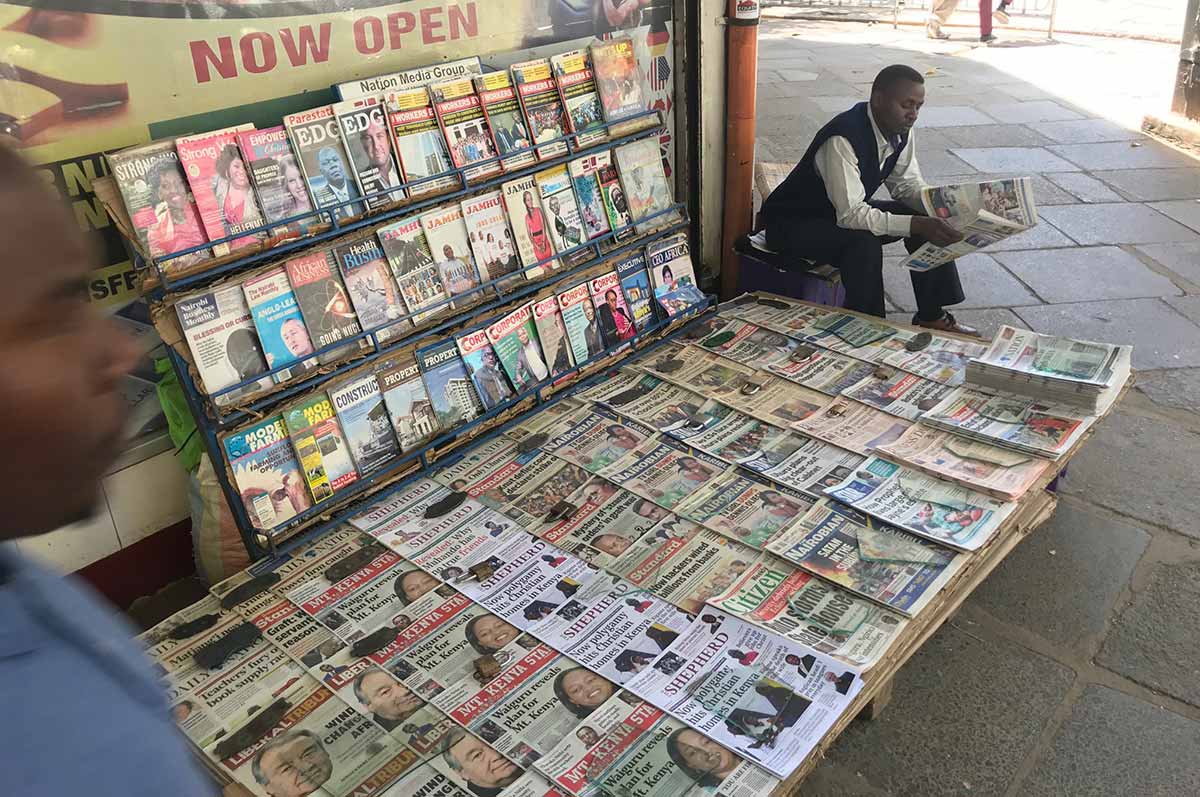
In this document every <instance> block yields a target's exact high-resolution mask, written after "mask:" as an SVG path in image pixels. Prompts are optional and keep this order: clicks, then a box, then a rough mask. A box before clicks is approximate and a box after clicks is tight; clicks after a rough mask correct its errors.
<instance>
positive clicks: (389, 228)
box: [375, 216, 450, 324]
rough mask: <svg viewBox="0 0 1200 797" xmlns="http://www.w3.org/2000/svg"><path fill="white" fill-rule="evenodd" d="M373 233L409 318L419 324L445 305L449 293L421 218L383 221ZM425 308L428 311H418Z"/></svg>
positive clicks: (445, 308) (440, 310)
mask: <svg viewBox="0 0 1200 797" xmlns="http://www.w3.org/2000/svg"><path fill="white" fill-rule="evenodd" d="M375 234H376V235H377V236H378V237H379V243H380V244H381V245H382V246H383V254H384V256H385V257H387V261H388V265H389V266H391V269H392V275H393V276H394V277H395V278H396V284H397V287H398V288H399V289H400V298H401V299H403V300H404V306H405V308H406V309H407V310H408V312H409V313H410V314H412V322H413V323H414V324H419V323H420V322H421V321H424V320H425V319H426V318H430V317H432V316H434V315H437V314H438V313H439V312H442V311H444V310H447V309H449V307H450V304H449V301H450V295H449V294H448V293H446V288H445V287H444V286H443V285H442V278H441V277H440V276H439V275H438V269H437V264H436V263H434V262H433V254H432V253H431V252H430V251H429V242H428V241H427V240H426V239H425V230H424V229H422V227H421V220H420V219H419V218H418V217H416V216H412V217H410V218H407V219H400V220H399V221H394V222H392V223H391V224H385V225H384V226H382V227H380V228H379V229H377V230H376V231H375ZM426 309H428V312H420V311H422V310H426Z"/></svg>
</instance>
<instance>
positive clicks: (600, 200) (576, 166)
mask: <svg viewBox="0 0 1200 797" xmlns="http://www.w3.org/2000/svg"><path fill="white" fill-rule="evenodd" d="M611 164H612V156H611V155H610V154H609V153H608V152H607V151H605V152H599V153H593V154H590V155H585V156H583V157H582V158H576V159H575V160H573V161H571V163H570V164H569V166H568V171H569V172H570V174H571V185H572V186H573V187H574V189H575V198H576V200H577V201H578V204H579V215H580V216H581V217H583V227H584V230H585V231H586V232H587V237H588V240H589V241H590V240H592V239H593V238H599V237H600V236H601V235H604V234H605V233H607V232H609V230H610V229H611V226H610V224H609V221H608V211H606V210H605V209H604V194H603V193H602V192H601V190H600V169H601V168H603V167H604V166H608V165H611Z"/></svg>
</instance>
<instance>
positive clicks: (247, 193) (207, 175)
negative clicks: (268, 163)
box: [175, 125, 266, 256]
mask: <svg viewBox="0 0 1200 797" xmlns="http://www.w3.org/2000/svg"><path fill="white" fill-rule="evenodd" d="M248 127H249V126H248V125H241V126H238V127H230V128H226V129H225V130H218V131H216V132H213V133H204V134H202V135H198V136H184V137H183V138H178V139H175V151H176V152H178V153H179V163H180V164H181V165H182V166H183V171H184V174H186V175H187V178H188V183H189V184H190V185H191V186H192V195H193V196H194V197H195V198H196V209H197V210H199V211H200V221H201V222H203V223H204V229H205V231H206V232H207V233H208V239H209V240H210V241H212V240H216V239H218V238H225V237H227V236H231V235H237V234H238V233H241V232H245V231H247V230H252V229H254V228H255V227H261V226H262V225H263V221H264V220H263V217H262V213H261V212H260V211H259V209H258V200H257V199H256V198H255V196H254V188H253V187H252V186H251V185H250V174H249V172H248V170H247V169H246V163H245V161H243V160H242V153H241V152H240V151H239V150H238V146H237V137H238V133H240V132H243V131H244V130H245V129H247V128H248ZM265 237H266V234H265V233H261V232H260V233H257V234H253V235H247V236H244V237H239V238H235V239H234V240H232V241H230V242H228V243H223V244H216V245H215V246H213V253H214V254H216V255H217V256H220V255H224V254H228V253H229V252H232V251H235V250H237V249H242V248H245V247H247V246H253V245H254V244H256V243H258V242H259V241H261V240H263V239H264V238H265Z"/></svg>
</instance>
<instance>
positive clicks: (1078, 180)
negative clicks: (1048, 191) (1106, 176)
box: [1035, 172, 1124, 202]
mask: <svg viewBox="0 0 1200 797" xmlns="http://www.w3.org/2000/svg"><path fill="white" fill-rule="evenodd" d="M1046 178H1047V179H1048V180H1050V181H1051V182H1053V183H1054V184H1055V185H1057V186H1059V187H1060V188H1062V189H1064V190H1066V191H1070V192H1071V193H1072V194H1074V195H1075V196H1077V197H1079V199H1081V200H1083V201H1084V202H1121V201H1123V200H1124V197H1122V196H1121V195H1120V194H1118V193H1117V192H1116V191H1114V190H1112V189H1111V188H1109V187H1108V186H1107V185H1105V184H1104V183H1102V182H1100V181H1099V180H1097V179H1096V178H1095V177H1092V176H1091V175H1089V174H1084V173H1083V172H1059V173H1057V174H1048V175H1046ZM1035 196H1036V194H1035Z"/></svg>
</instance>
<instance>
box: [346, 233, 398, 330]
mask: <svg viewBox="0 0 1200 797" xmlns="http://www.w3.org/2000/svg"><path fill="white" fill-rule="evenodd" d="M333 257H334V259H335V260H336V261H337V264H338V268H339V269H340V270H341V272H342V278H343V279H344V281H345V285H346V293H347V294H349V295H350V301H351V302H352V303H353V304H354V311H355V314H356V315H357V316H358V323H359V325H360V326H362V328H363V329H365V330H375V337H376V339H377V340H378V341H379V342H380V343H383V342H384V341H387V340H390V339H392V338H394V337H397V336H398V335H401V334H403V332H404V330H405V329H406V328H408V327H409V326H411V325H412V323H411V322H410V321H405V322H403V323H397V322H398V321H399V320H400V319H401V318H402V317H403V316H404V308H403V306H401V304H400V296H399V295H398V294H399V289H398V288H397V287H396V280H395V279H394V278H393V277H392V272H391V269H389V268H388V264H387V258H385V257H384V255H383V248H382V247H380V245H379V241H378V240H377V239H376V238H375V236H371V237H370V238H360V239H358V240H357V241H351V242H349V243H344V244H342V245H340V246H335V247H334V248H333ZM387 325H390V326H387Z"/></svg>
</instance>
